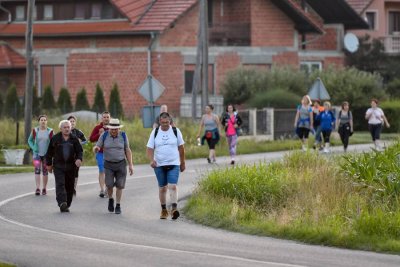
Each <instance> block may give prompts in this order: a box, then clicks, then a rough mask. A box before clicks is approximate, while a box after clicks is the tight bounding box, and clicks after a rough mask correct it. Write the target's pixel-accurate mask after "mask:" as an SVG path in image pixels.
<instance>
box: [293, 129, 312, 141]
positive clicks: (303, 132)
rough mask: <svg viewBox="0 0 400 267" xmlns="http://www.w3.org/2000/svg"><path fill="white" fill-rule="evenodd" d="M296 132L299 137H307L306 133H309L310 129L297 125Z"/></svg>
mask: <svg viewBox="0 0 400 267" xmlns="http://www.w3.org/2000/svg"><path fill="white" fill-rule="evenodd" d="M296 133H297V136H298V137H299V138H300V139H303V138H304V139H307V138H308V135H309V133H310V129H308V128H304V127H298V128H297V129H296Z"/></svg>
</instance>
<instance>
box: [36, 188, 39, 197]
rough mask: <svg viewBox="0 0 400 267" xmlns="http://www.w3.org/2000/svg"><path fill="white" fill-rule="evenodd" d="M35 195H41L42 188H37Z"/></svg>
mask: <svg viewBox="0 0 400 267" xmlns="http://www.w3.org/2000/svg"><path fill="white" fill-rule="evenodd" d="M35 195H37V196H40V189H39V188H37V189H36V191H35Z"/></svg>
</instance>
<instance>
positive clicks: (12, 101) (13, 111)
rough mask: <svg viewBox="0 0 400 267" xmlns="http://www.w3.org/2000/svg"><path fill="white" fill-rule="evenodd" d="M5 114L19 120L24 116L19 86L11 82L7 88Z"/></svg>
mask: <svg viewBox="0 0 400 267" xmlns="http://www.w3.org/2000/svg"><path fill="white" fill-rule="evenodd" d="M4 115H5V116H6V117H8V118H12V119H14V120H19V119H20V118H21V117H22V109H21V105H20V103H19V99H18V95H17V87H16V86H15V84H11V85H10V87H9V88H8V90H7V94H6V101H5V105H4Z"/></svg>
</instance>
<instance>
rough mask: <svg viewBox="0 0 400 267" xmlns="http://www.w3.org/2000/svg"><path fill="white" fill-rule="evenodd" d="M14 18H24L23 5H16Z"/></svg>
mask: <svg viewBox="0 0 400 267" xmlns="http://www.w3.org/2000/svg"><path fill="white" fill-rule="evenodd" d="M15 20H25V6H17V7H16V9H15Z"/></svg>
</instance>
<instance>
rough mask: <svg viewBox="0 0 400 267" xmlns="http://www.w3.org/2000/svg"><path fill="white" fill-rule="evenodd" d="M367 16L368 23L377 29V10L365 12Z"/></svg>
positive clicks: (370, 26) (373, 28) (370, 27)
mask: <svg viewBox="0 0 400 267" xmlns="http://www.w3.org/2000/svg"><path fill="white" fill-rule="evenodd" d="M365 18H366V19H367V23H368V25H369V29H370V30H375V27H376V12H370V11H368V12H365Z"/></svg>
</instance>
